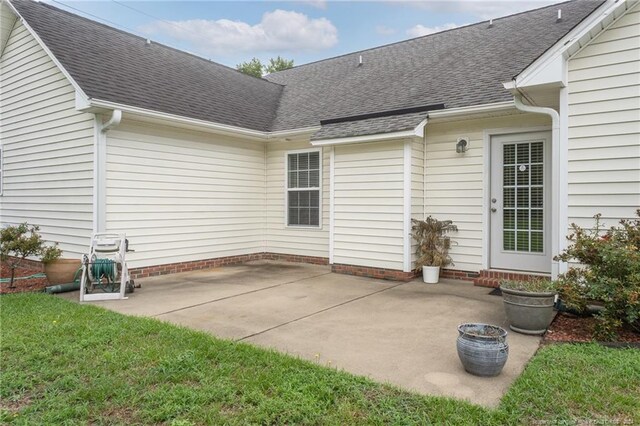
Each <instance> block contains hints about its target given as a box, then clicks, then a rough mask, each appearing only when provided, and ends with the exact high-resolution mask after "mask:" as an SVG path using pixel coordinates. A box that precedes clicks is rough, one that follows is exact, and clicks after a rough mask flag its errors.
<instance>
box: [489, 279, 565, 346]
mask: <svg viewBox="0 0 640 426" xmlns="http://www.w3.org/2000/svg"><path fill="white" fill-rule="evenodd" d="M500 290H502V300H503V301H504V310H505V312H506V313H507V319H508V320H509V324H510V325H509V327H510V328H511V329H512V330H513V331H516V332H518V333H523V334H542V333H544V332H545V331H546V330H547V328H548V327H549V324H551V321H552V320H553V303H554V301H555V296H556V293H554V292H541V293H534V292H529V291H521V290H511V289H508V288H502V287H501V288H500Z"/></svg>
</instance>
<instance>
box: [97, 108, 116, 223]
mask: <svg viewBox="0 0 640 426" xmlns="http://www.w3.org/2000/svg"><path fill="white" fill-rule="evenodd" d="M121 121H122V111H121V110H119V109H114V110H113V112H112V113H111V118H109V120H108V121H107V122H106V123H103V122H102V118H101V116H100V115H99V114H96V115H95V135H94V138H95V139H94V151H93V232H94V233H95V232H104V231H105V230H106V229H105V228H106V222H107V221H106V209H107V194H106V187H107V174H106V168H107V132H108V131H109V130H111V129H113V128H114V127H116V126H118V125H119V124H120V122H121Z"/></svg>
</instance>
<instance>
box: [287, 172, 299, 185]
mask: <svg viewBox="0 0 640 426" xmlns="http://www.w3.org/2000/svg"><path fill="white" fill-rule="evenodd" d="M297 187H298V172H289V188H297Z"/></svg>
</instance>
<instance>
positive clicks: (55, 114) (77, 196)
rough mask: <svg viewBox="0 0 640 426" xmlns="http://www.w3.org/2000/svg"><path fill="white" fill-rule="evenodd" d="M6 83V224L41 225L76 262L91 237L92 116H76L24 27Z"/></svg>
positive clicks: (2, 100) (14, 41)
mask: <svg viewBox="0 0 640 426" xmlns="http://www.w3.org/2000/svg"><path fill="white" fill-rule="evenodd" d="M3 6H4V5H3ZM0 75H1V76H2V77H1V79H0V85H1V86H0V105H1V111H0V139H1V140H2V150H3V153H2V155H3V170H2V172H3V173H2V174H3V194H2V196H0V221H1V222H2V224H17V223H20V222H25V221H27V222H29V223H31V224H37V225H40V227H41V229H40V230H41V233H42V236H43V237H44V238H45V239H46V240H49V241H55V242H59V243H60V248H62V249H63V250H64V256H65V257H78V256H79V255H81V254H82V253H85V252H86V251H87V248H88V246H89V241H90V236H91V232H92V229H93V140H94V116H93V115H92V114H85V113H80V112H77V111H76V110H75V91H74V88H73V87H72V85H71V84H70V83H69V81H68V80H67V79H66V78H65V76H64V75H63V74H62V72H60V70H59V69H58V68H57V67H56V65H55V64H54V63H53V61H51V59H50V58H49V57H48V56H47V54H46V52H45V51H44V50H43V49H42V48H41V47H40V45H39V44H38V43H37V41H36V40H35V39H34V38H33V37H32V36H31V35H30V34H29V32H28V31H27V29H26V28H25V27H24V26H23V25H22V24H20V23H18V24H16V26H15V28H14V30H13V32H12V33H11V35H10V37H9V39H8V41H7V45H6V47H5V49H4V51H3V54H2V58H1V59H0Z"/></svg>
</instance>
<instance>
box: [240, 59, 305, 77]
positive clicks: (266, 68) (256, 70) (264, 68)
mask: <svg viewBox="0 0 640 426" xmlns="http://www.w3.org/2000/svg"><path fill="white" fill-rule="evenodd" d="M292 67H293V59H285V58H282V57H280V56H278V57H277V58H271V59H269V64H267V65H263V64H262V62H260V59H258V58H253V59H251V60H250V61H248V62H242V63H240V64H238V65H236V69H237V70H238V71H240V72H242V73H245V74H249V75H252V76H254V77H262V74H263V73H264V74H270V73H272V72H277V71H282V70H288V69H289V68H292Z"/></svg>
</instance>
